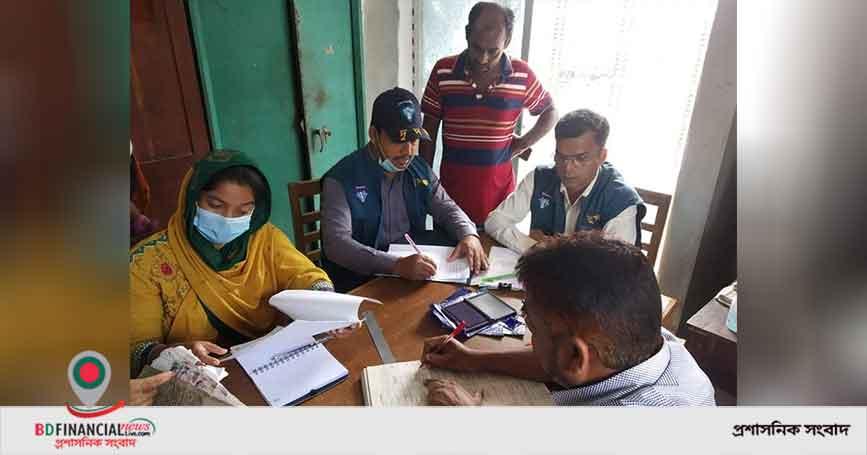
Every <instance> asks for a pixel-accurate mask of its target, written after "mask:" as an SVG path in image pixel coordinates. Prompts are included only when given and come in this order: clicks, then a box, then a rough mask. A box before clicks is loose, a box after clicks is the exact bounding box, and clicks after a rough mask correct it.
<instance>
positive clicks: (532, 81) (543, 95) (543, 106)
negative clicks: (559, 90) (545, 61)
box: [524, 66, 554, 115]
mask: <svg viewBox="0 0 867 455" xmlns="http://www.w3.org/2000/svg"><path fill="white" fill-rule="evenodd" d="M553 103H554V99H553V98H551V94H550V93H548V91H547V90H545V87H542V82H541V81H540V80H539V79H538V78H536V73H534V72H533V70H531V69H530V67H529V66H527V91H526V92H524V107H526V108H527V110H529V111H530V115H539V114H541V113H542V112H545V111H546V110H547V109H548V108H549V107H551V104H553Z"/></svg>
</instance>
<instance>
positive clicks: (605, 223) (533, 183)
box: [485, 109, 646, 253]
mask: <svg viewBox="0 0 867 455" xmlns="http://www.w3.org/2000/svg"><path fill="white" fill-rule="evenodd" d="M608 131H609V126H608V120H606V119H605V117H603V116H602V115H599V114H597V113H596V112H593V111H591V110H589V109H579V110H576V111H572V112H570V113H568V114H566V115H564V116H563V118H561V119H560V121H559V122H557V125H556V126H555V127H554V137H555V139H556V141H557V148H556V150H555V152H554V166H553V167H552V166H540V167H538V168H536V170H535V171H533V172H531V173H530V174H528V175H527V176H526V177H524V179H523V180H522V181H521V183H520V184H519V185H518V188H517V189H516V190H515V192H513V193H512V194H510V195H509V196H508V197H507V198H506V199H505V200H504V201H503V202H502V203H500V205H499V206H498V207H497V208H496V209H495V210H494V211H493V212H491V214H490V215H489V216H488V218H487V220H486V221H485V232H487V233H488V234H490V235H491V237H493V238H494V239H496V240H497V241H498V242H500V243H501V244H502V245H505V246H506V247H508V248H510V249H512V250H514V251H516V252H519V253H523V252H524V251H526V250H527V249H528V248H530V247H531V246H533V245H534V244H536V242H539V241H542V240H545V239H547V238H548V237H551V236H553V235H556V234H571V233H573V232H575V231H583V230H599V231H601V232H602V235H603V236H604V237H605V238H608V239H615V240H622V241H624V242H627V243H631V244H634V245H637V246H640V245H641V219H642V218H643V217H644V214H645V213H646V208H645V206H644V202H643V201H642V200H641V197H640V196H639V195H638V192H636V191H635V189H634V188H632V187H631V186H630V185H629V184H627V183H626V182H625V181H624V179H623V176H622V175H620V173H619V172H618V171H617V169H615V168H614V166H612V165H611V163H609V162H607V161H605V160H606V158H607V157H608V150H607V149H606V148H605V141H606V140H607V139H608ZM528 212H529V213H530V215H531V217H530V235H526V234H524V233H523V232H521V231H520V230H519V229H518V227H517V224H518V223H520V222H521V221H522V220H523V219H524V218H525V217H526V216H527V213H528Z"/></svg>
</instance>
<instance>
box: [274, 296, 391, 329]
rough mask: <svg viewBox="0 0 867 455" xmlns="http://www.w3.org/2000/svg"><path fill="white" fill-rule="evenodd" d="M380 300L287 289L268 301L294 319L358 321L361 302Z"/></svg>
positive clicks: (377, 301)
mask: <svg viewBox="0 0 867 455" xmlns="http://www.w3.org/2000/svg"><path fill="white" fill-rule="evenodd" d="M365 300H370V301H372V302H376V303H382V302H380V301H379V300H375V299H368V298H367V297H362V296H357V295H349V294H339V293H337V292H328V291H309V290H287V291H282V292H278V293H277V294H274V295H273V296H272V297H271V298H270V299H269V300H268V303H269V304H271V306H273V307H275V308H277V309H278V310H280V311H282V312H283V313H285V314H286V315H287V316H289V317H290V318H292V319H293V320H296V321H297V320H305V321H347V322H353V323H354V322H358V320H359V319H358V307H359V306H361V302H363V301H365Z"/></svg>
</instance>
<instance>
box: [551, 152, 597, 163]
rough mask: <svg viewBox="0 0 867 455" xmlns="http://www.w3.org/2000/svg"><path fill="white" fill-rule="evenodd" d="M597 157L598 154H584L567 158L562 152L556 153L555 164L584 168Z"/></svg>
mask: <svg viewBox="0 0 867 455" xmlns="http://www.w3.org/2000/svg"><path fill="white" fill-rule="evenodd" d="M595 155H596V154H595V153H594V152H584V153H580V154H578V155H573V156H565V155H561V154H560V152H554V162H555V163H557V164H562V165H566V164H578V165H582V166H583V165H585V164H587V163H589V162H590V161H591V160H592V159H593V158H594V157H595Z"/></svg>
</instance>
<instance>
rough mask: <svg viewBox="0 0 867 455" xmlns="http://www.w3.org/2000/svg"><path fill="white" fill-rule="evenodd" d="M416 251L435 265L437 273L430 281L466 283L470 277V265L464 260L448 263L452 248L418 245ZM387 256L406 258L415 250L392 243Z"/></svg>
mask: <svg viewBox="0 0 867 455" xmlns="http://www.w3.org/2000/svg"><path fill="white" fill-rule="evenodd" d="M418 249H419V250H421V252H422V254H424V255H426V256H429V257H430V258H431V259H433V261H434V263H435V264H436V265H437V273H436V274H435V275H434V276H432V277H431V278H430V281H445V282H448V283H466V282H467V278H469V277H470V264H469V263H468V262H467V260H466V258H460V259H456V260H455V261H453V262H448V261H447V259H448V257H449V255H450V254H452V250H454V248H453V247H450V246H437V245H418ZM388 254H394V255H396V256H400V257H407V256H412V255H413V254H416V251H415V249H414V248H413V247H412V246H411V245H403V244H397V243H392V244H391V245H389V246H388Z"/></svg>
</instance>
